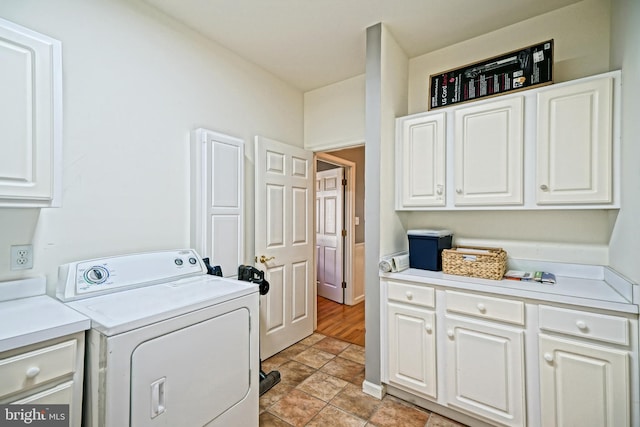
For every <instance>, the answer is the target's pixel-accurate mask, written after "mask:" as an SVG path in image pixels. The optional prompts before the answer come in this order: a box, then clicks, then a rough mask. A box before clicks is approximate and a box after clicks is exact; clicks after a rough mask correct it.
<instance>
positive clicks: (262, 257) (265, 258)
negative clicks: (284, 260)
mask: <svg viewBox="0 0 640 427" xmlns="http://www.w3.org/2000/svg"><path fill="white" fill-rule="evenodd" d="M272 259H276V257H274V256H270V257H269V258H267V257H266V256H264V255H260V260H259V261H260V262H261V263H263V264H264V263H266V262H268V261H271V260H272Z"/></svg>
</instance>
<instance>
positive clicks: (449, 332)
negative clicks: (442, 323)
mask: <svg viewBox="0 0 640 427" xmlns="http://www.w3.org/2000/svg"><path fill="white" fill-rule="evenodd" d="M447 336H448V337H449V338H453V337H454V336H455V334H454V333H453V329H449V330H447Z"/></svg>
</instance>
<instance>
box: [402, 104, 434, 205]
mask: <svg viewBox="0 0 640 427" xmlns="http://www.w3.org/2000/svg"><path fill="white" fill-rule="evenodd" d="M397 126H398V132H399V133H398V138H397V141H396V183H397V185H396V187H397V188H396V207H397V208H398V209H403V208H411V207H423V206H444V205H445V134H446V132H445V114H444V113H438V114H430V115H428V116H420V117H411V118H405V119H400V120H398V123H397Z"/></svg>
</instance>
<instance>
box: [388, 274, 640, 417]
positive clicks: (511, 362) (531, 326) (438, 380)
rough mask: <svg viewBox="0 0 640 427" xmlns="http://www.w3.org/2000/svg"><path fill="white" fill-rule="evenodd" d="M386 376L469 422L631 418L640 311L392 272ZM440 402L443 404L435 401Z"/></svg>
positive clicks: (391, 387)
mask: <svg viewBox="0 0 640 427" xmlns="http://www.w3.org/2000/svg"><path fill="white" fill-rule="evenodd" d="M382 288H383V299H382V301H381V303H382V306H381V308H382V312H383V317H382V319H383V325H382V329H383V336H382V342H383V347H382V348H383V354H382V361H383V372H382V380H383V382H384V383H386V384H388V385H389V389H388V391H389V393H391V394H394V393H395V391H394V389H398V391H397V392H398V393H400V394H399V395H401V392H405V393H407V392H408V393H410V394H412V395H414V396H415V397H416V398H419V400H420V399H421V400H422V403H421V405H423V406H425V407H426V408H429V409H431V410H434V411H435V412H437V411H438V410H437V407H440V408H446V409H447V410H451V411H453V414H451V413H450V414H449V415H448V416H450V417H452V418H455V413H458V414H459V416H460V417H461V419H463V420H466V422H465V423H466V424H470V425H476V424H474V423H473V422H470V421H469V418H465V416H466V417H471V418H474V419H476V420H477V422H478V423H479V424H480V425H483V426H484V425H487V424H488V425H495V426H509V427H527V426H529V427H539V426H542V427H631V426H636V425H640V424H638V422H637V421H638V419H640V416H639V412H640V408H639V407H638V402H637V399H638V396H639V394H640V393H639V392H638V389H637V387H638V379H637V377H638V366H637V362H638V315H637V314H628V313H625V312H617V311H615V312H613V311H607V310H603V309H600V310H599V309H596V308H587V307H582V306H575V305H567V304H560V303H558V304H556V303H555V302H550V301H539V302H537V303H534V302H532V301H530V300H527V299H524V298H518V297H508V298H504V297H502V296H500V295H497V294H493V293H490V292H476V291H467V290H466V289H453V288H450V287H446V286H438V285H431V284H422V283H418V282H412V281H408V280H407V281H404V280H395V279H388V280H382ZM431 405H435V406H436V408H432V407H431Z"/></svg>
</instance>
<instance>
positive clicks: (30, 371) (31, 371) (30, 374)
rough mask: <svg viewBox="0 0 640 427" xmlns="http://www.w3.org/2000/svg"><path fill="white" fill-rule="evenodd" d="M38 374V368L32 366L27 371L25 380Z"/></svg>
mask: <svg viewBox="0 0 640 427" xmlns="http://www.w3.org/2000/svg"><path fill="white" fill-rule="evenodd" d="M39 373H40V368H38V367H37V366H32V367H31V368H29V369H27V373H26V375H27V378H35V377H36V376H37V375H38V374H39Z"/></svg>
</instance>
